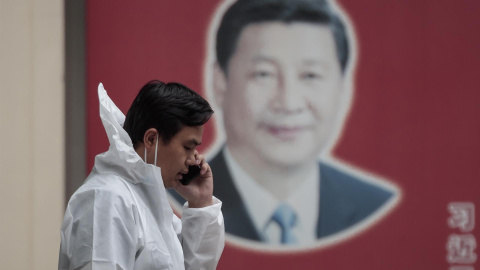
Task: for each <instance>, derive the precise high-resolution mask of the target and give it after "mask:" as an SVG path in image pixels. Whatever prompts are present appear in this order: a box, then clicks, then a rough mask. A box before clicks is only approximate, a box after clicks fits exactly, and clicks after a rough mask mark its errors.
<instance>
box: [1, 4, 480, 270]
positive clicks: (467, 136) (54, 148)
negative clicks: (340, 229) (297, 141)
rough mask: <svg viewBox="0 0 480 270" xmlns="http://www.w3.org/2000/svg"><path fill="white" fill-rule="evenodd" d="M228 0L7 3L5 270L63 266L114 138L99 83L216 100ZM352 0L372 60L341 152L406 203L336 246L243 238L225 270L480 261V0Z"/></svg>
mask: <svg viewBox="0 0 480 270" xmlns="http://www.w3.org/2000/svg"><path fill="white" fill-rule="evenodd" d="M221 2H222V1H220V0H208V1H206V0H205V1H166V0H162V1H153V0H142V1H135V2H130V1H93V0H90V1H88V0H70V1H56V0H43V1H39V0H30V1H23V0H20V1H14V0H0V128H1V133H0V215H1V216H0V243H1V247H0V268H1V269H55V268H57V263H58V250H59V244H60V226H61V222H62V218H63V214H64V210H65V206H66V203H67V202H68V199H69V198H70V196H71V194H73V192H74V191H75V190H76V189H77V188H78V187H79V186H80V185H81V183H82V182H83V180H84V179H85V177H86V175H87V174H88V173H89V171H90V170H91V168H92V166H93V161H94V157H95V155H97V154H99V153H101V152H103V151H106V150H107V149H108V141H107V138H106V136H105V135H104V131H103V129H102V127H101V123H100V120H99V117H98V100H97V97H96V87H97V85H98V83H99V82H103V83H104V85H105V88H106V89H107V91H108V93H109V95H110V96H111V97H112V99H113V100H114V101H115V102H116V103H117V105H118V107H119V108H120V109H121V110H122V111H123V112H124V113H126V111H127V109H128V107H129V106H130V104H131V101H132V100H133V98H134V96H135V95H136V93H137V92H138V90H139V89H140V87H141V86H142V85H143V84H144V83H146V82H147V81H148V80H151V79H154V78H158V79H161V80H164V81H181V82H182V83H184V84H186V85H187V86H190V87H191V88H193V89H195V90H198V91H199V92H200V93H202V94H203V95H206V92H207V90H206V89H205V85H206V84H205V82H204V70H203V69H204V64H205V61H206V51H207V36H208V27H209V25H210V23H211V20H212V18H213V14H215V11H216V9H217V8H218V6H219V4H220V3H221ZM337 3H338V4H339V5H340V6H341V8H342V9H343V10H344V11H345V12H346V14H348V16H349V19H350V21H351V23H352V26H353V29H354V31H355V36H356V39H357V60H356V61H357V62H356V71H355V76H354V81H353V83H354V88H355V99H354V101H353V103H352V108H351V110H350V114H349V117H348V119H347V121H346V124H345V128H344V130H343V132H342V136H341V138H339V140H338V143H337V144H336V146H335V148H334V149H332V153H333V155H334V156H335V157H336V158H338V159H341V160H343V161H345V162H346V163H348V164H351V165H352V166H355V167H357V168H361V169H362V170H365V171H366V172H369V173H371V174H374V175H377V176H381V177H383V178H385V179H389V180H390V181H391V182H392V183H394V184H395V185H396V186H398V187H399V188H400V189H401V190H402V199H401V201H400V202H399V204H398V205H397V206H396V208H395V210H394V211H393V212H392V213H391V214H390V215H388V216H387V217H386V218H385V219H383V220H382V221H381V222H379V223H378V224H375V226H374V227H373V229H371V230H368V231H366V232H364V233H362V234H361V235H359V236H356V237H354V238H352V239H350V240H348V241H343V242H340V243H335V244H334V245H329V246H327V247H319V248H314V249H308V250H305V251H302V252H298V251H296V252H293V253H288V252H287V253H275V252H272V251H271V250H264V249H262V247H261V246H260V247H258V248H254V249H252V248H250V247H245V246H242V245H240V246H239V245H237V244H233V242H231V241H229V242H227V246H226V248H225V252H224V254H223V257H222V259H221V261H220V265H219V267H218V268H219V269H292V268H298V269H318V268H325V269H352V268H357V269H462V270H472V269H475V268H478V267H479V266H478V262H477V255H478V250H477V248H476V241H477V240H479V239H480V238H479V237H480V234H479V228H476V227H475V221H477V224H478V217H477V216H478V215H476V216H475V214H476V211H475V206H476V207H477V208H478V206H479V204H480V184H479V181H478V180H479V178H480V166H479V165H478V164H479V162H480V121H479V116H480V94H479V91H478V87H479V85H480V65H479V63H480V53H479V52H478V49H479V48H480V35H479V34H478V33H480V20H479V19H478V18H479V15H480V2H479V1H477V0H459V1H447V0H437V1H430V0H405V1H397V0H387V1H385V0H376V1H368V2H367V3H365V1H355V0H339V1H337ZM217 121H219V120H218V119H217V118H213V120H212V121H211V123H209V125H208V126H207V129H206V131H205V144H202V147H203V148H202V150H205V151H207V150H209V149H210V148H211V147H212V145H213V144H214V142H215V139H216V138H217V135H218V134H217V133H218V131H217V130H216V127H215V123H216V122H217ZM458 202H461V203H468V205H469V206H473V207H474V208H473V216H472V212H469V211H467V210H465V209H464V210H462V211H461V210H458V209H461V207H460V208H455V207H454V208H455V209H457V210H458V211H457V214H458V213H460V214H458V215H457V221H458V220H460V221H459V222H460V223H455V221H454V220H451V218H452V216H455V213H456V212H455V209H453V210H452V209H450V208H448V207H449V205H451V203H458ZM454 206H455V205H454ZM467 208H468V207H467ZM462 217H463V218H462ZM462 220H463V221H462ZM467 221H469V222H470V223H469V226H471V227H465V226H466V225H465V224H466V223H465V222H467ZM449 222H452V223H449ZM462 222H464V223H463V226H464V227H462V226H461V225H459V224H461V223H462ZM472 222H473V227H472ZM467 223H468V222H467ZM477 227H478V226H477ZM461 228H463V229H461ZM462 237H463V238H462ZM465 237H466V238H465ZM462 239H463V240H462ZM465 239H466V240H468V241H464V240H465ZM455 267H457V268H455ZM462 267H463V268H462Z"/></svg>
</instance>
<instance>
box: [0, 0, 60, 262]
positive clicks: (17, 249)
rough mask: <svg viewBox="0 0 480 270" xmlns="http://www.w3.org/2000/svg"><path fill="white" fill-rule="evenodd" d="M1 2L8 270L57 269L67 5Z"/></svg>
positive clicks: (1, 238) (1, 251)
mask: <svg viewBox="0 0 480 270" xmlns="http://www.w3.org/2000/svg"><path fill="white" fill-rule="evenodd" d="M63 5H64V3H63V1H60V0H41V1H40V0H29V1H26V0H0V129H1V130H0V131H1V132H0V268H1V269H56V268H57V262H58V248H59V243H60V234H59V232H60V225H61V220H62V217H63V212H64V204H65V199H64V196H65V195H64V182H65V179H64V178H65V177H64V175H65V173H64V171H65V161H64V159H65V158H64V151H65V150H64V147H65V146H64V145H65V143H64V141H65V135H64V134H65V131H64V129H65V128H64V99H65V97H64V92H65V87H64V80H63V76H64V74H63V73H64V8H63Z"/></svg>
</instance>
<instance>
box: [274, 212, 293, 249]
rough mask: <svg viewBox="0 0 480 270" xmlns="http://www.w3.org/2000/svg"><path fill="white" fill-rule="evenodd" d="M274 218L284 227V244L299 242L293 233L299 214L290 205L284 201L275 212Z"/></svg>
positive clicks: (282, 239)
mask: <svg viewBox="0 0 480 270" xmlns="http://www.w3.org/2000/svg"><path fill="white" fill-rule="evenodd" d="M272 220H273V221H275V222H276V223H277V224H278V225H280V228H281V229H282V237H281V242H282V244H293V243H296V242H297V240H296V238H295V235H293V227H295V224H296V222H297V215H296V214H295V211H294V210H293V209H292V208H291V207H290V206H288V205H286V204H283V203H282V204H280V205H279V206H278V207H277V210H276V211H275V213H273V217H272Z"/></svg>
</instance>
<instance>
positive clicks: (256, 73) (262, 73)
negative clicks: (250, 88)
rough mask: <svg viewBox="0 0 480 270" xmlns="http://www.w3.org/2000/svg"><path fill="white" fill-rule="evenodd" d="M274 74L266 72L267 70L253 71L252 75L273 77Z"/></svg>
mask: <svg viewBox="0 0 480 270" xmlns="http://www.w3.org/2000/svg"><path fill="white" fill-rule="evenodd" d="M273 76H274V74H273V73H272V72H268V71H255V72H254V73H253V77H254V78H255V79H265V78H269V77H273Z"/></svg>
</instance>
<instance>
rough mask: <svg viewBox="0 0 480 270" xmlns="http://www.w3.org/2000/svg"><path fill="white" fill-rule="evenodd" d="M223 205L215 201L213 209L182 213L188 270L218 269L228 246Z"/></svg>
mask: <svg viewBox="0 0 480 270" xmlns="http://www.w3.org/2000/svg"><path fill="white" fill-rule="evenodd" d="M221 207H222V202H221V201H220V200H218V199H217V198H215V197H213V205H212V206H209V207H204V208H188V202H187V203H185V205H184V206H183V212H182V238H181V239H182V246H183V255H184V258H185V269H186V270H189V269H196V270H197V269H208V270H211V269H215V268H216V267H217V264H218V261H219V260H220V255H221V254H222V251H223V248H224V246H225V226H224V223H223V215H222V211H221Z"/></svg>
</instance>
